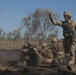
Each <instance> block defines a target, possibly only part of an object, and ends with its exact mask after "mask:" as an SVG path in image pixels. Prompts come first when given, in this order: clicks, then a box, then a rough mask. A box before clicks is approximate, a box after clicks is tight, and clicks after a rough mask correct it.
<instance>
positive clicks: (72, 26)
mask: <svg viewBox="0 0 76 75" xmlns="http://www.w3.org/2000/svg"><path fill="white" fill-rule="evenodd" d="M63 15H64V19H65V21H56V20H54V19H53V18H52V16H51V12H50V11H49V18H50V20H51V22H52V23H53V24H54V25H57V26H61V27H62V28H63V36H64V40H63V46H64V49H65V55H66V57H67V58H68V65H67V68H68V69H69V70H72V68H73V65H74V63H75V46H74V44H75V39H74V38H75V30H76V22H74V21H73V20H71V13H70V12H64V14H63Z"/></svg>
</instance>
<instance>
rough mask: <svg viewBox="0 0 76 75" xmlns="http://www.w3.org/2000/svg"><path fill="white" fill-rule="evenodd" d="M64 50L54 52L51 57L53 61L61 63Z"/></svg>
mask: <svg viewBox="0 0 76 75" xmlns="http://www.w3.org/2000/svg"><path fill="white" fill-rule="evenodd" d="M63 57H64V52H63V53H62V54H56V55H54V57H53V63H55V64H56V63H63Z"/></svg>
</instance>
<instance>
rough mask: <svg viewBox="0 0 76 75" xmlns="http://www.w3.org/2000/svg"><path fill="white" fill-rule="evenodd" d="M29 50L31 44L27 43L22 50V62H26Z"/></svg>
mask: <svg viewBox="0 0 76 75" xmlns="http://www.w3.org/2000/svg"><path fill="white" fill-rule="evenodd" d="M29 48H30V43H28V42H26V44H25V45H23V46H22V49H21V51H20V58H21V60H22V61H24V60H25V56H26V53H27V52H28V50H29Z"/></svg>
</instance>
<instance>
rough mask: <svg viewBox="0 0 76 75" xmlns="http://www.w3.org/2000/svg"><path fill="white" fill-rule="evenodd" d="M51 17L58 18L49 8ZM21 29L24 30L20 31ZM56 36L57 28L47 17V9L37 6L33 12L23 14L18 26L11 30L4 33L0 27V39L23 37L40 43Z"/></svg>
mask: <svg viewBox="0 0 76 75" xmlns="http://www.w3.org/2000/svg"><path fill="white" fill-rule="evenodd" d="M50 11H51V13H52V17H53V18H55V19H59V15H58V14H56V13H55V12H53V11H52V10H50ZM22 30H24V32H23V33H22ZM57 36H58V29H57V27H56V26H54V25H53V24H52V23H51V21H50V20H49V17H48V9H40V8H37V9H35V11H33V12H29V11H28V12H27V16H24V17H23V18H22V21H21V25H20V27H19V28H17V29H15V30H14V31H12V32H9V33H6V32H5V31H4V30H3V29H2V28H1V27H0V39H7V40H14V41H15V40H18V39H24V41H25V40H27V41H28V42H31V41H32V40H36V41H37V42H39V43H40V44H41V43H42V42H44V41H46V40H47V41H49V40H51V38H53V37H57Z"/></svg>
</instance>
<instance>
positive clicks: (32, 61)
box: [20, 43, 38, 66]
mask: <svg viewBox="0 0 76 75" xmlns="http://www.w3.org/2000/svg"><path fill="white" fill-rule="evenodd" d="M34 48H37V47H36V45H34V44H30V43H26V44H25V45H24V46H23V47H22V50H21V52H20V56H21V60H22V61H25V60H26V61H27V64H28V65H30V66H37V62H38V61H37V60H38V59H37V54H36V53H35V50H34ZM25 57H26V58H25Z"/></svg>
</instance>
